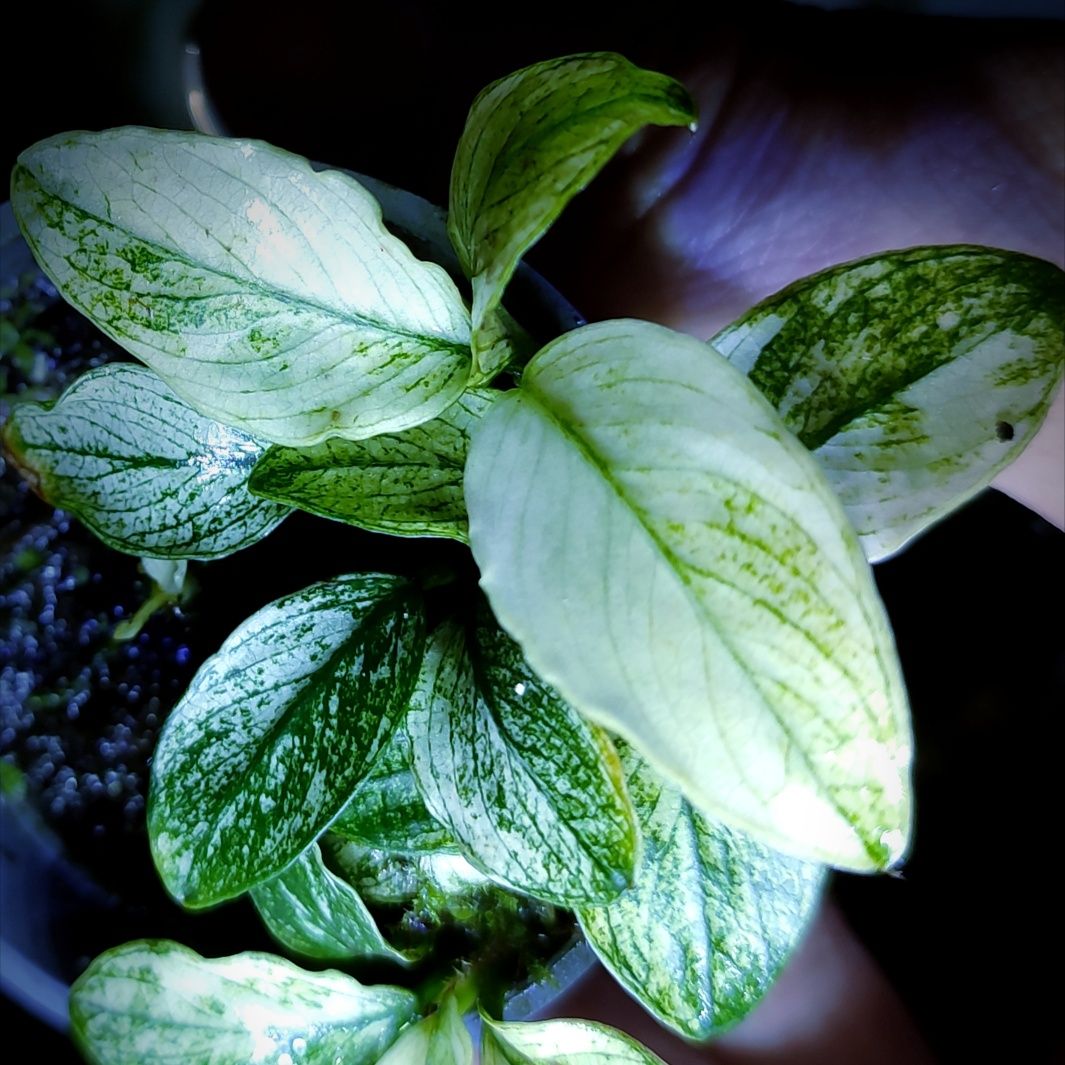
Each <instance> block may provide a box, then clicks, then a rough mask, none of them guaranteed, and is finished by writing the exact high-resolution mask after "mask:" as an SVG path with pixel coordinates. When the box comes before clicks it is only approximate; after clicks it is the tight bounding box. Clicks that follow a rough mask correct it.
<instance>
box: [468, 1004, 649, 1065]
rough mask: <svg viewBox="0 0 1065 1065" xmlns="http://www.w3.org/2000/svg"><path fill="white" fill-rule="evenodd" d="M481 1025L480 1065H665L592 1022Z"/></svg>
mask: <svg viewBox="0 0 1065 1065" xmlns="http://www.w3.org/2000/svg"><path fill="white" fill-rule="evenodd" d="M482 1022H483V1025H484V1028H483V1030H482V1036H481V1065H664V1062H663V1061H662V1059H661V1058H660V1057H659V1056H658V1055H657V1054H652V1053H651V1051H650V1050H648V1049H647V1048H646V1047H645V1046H641V1045H640V1044H639V1043H637V1042H636V1040H635V1039H633V1038H632V1037H631V1036H628V1035H626V1034H625V1033H624V1032H619V1031H618V1030H617V1029H616V1028H610V1027H608V1026H607V1025H605V1024H597V1023H595V1022H594V1021H535V1022H534V1021H517V1022H512V1023H509V1024H508V1023H501V1022H497V1021H491V1020H489V1019H488V1018H487V1017H483V1016H482Z"/></svg>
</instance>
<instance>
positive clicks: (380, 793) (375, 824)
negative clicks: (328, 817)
mask: <svg viewBox="0 0 1065 1065" xmlns="http://www.w3.org/2000/svg"><path fill="white" fill-rule="evenodd" d="M329 831H330V832H332V833H333V834H334V835H337V836H340V837H341V838H342V839H346V840H349V841H351V842H354V843H361V844H363V845H365V846H368V847H375V848H378V849H380V850H384V851H392V852H393V853H396V854H433V853H439V852H441V851H455V850H456V849H457V848H456V844H455V841H454V840H453V839H452V838H451V833H450V832H448V830H447V829H446V828H445V827H444V826H443V825H442V824H441V823H440V822H439V821H437V819H436V818H435V817H433V815H432V814H431V813H429V811H428V810H427V809H426V806H425V800H424V799H422V796H421V792H420V791H418V786H417V784H416V783H415V781H414V774H413V773H412V772H411V768H410V740H409V738H408V736H407V732H406V729H405V728H402V727H400V728H397V729H396V731H395V732H394V733H393V734H392V739H391V740H390V741H389V743H388V746H387V747H386V748H385V749H384V751H382V752H381V754H380V755H379V756H378V757H377V758H375V759H374V764H373V768H372V769H371V770H370V772H369V773H368V774H367V775H366V777H365V778H364V779H363V780H362V782H361V783H360V784H359V786H358V787H357V788H356V789H355V794H354V795H352V797H351V800H350V801H349V802H348V804H347V806H345V807H344V809H343V810H342V811H341V813H340V816H339V817H338V818H337V819H336V820H335V821H334V822H333V823H332V824H331V825H330V826H329Z"/></svg>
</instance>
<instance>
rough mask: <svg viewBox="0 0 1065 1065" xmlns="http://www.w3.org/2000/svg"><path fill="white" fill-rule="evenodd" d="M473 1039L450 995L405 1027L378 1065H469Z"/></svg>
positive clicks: (471, 1056)
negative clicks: (432, 1010) (431, 1011)
mask: <svg viewBox="0 0 1065 1065" xmlns="http://www.w3.org/2000/svg"><path fill="white" fill-rule="evenodd" d="M473 1062H474V1058H473V1040H472V1039H471V1038H470V1032H469V1029H468V1028H467V1027H466V1024H465V1022H464V1021H463V1019H462V1014H461V1013H460V1012H459V1008H458V1003H457V1002H456V1000H455V995H454V994H446V995H445V996H444V998H443V1000H442V1001H441V1003H440V1005H439V1007H438V1008H437V1010H436V1011H435V1012H434V1013H431V1014H429V1016H428V1017H424V1018H422V1020H420V1021H418V1022H417V1024H412V1025H411V1026H410V1027H409V1028H407V1029H405V1030H404V1031H403V1033H402V1034H401V1035H400V1037H399V1039H397V1040H396V1041H395V1043H393V1044H392V1046H391V1047H389V1049H388V1053H387V1054H385V1056H384V1057H383V1058H382V1059H381V1060H380V1061H379V1062H378V1065H473Z"/></svg>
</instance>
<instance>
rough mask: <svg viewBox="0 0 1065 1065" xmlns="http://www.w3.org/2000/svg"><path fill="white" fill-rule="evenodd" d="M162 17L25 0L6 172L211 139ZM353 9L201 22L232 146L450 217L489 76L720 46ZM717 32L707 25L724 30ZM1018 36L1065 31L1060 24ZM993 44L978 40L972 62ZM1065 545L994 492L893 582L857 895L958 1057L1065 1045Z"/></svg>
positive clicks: (793, 43) (12, 40) (15, 27)
mask: <svg viewBox="0 0 1065 1065" xmlns="http://www.w3.org/2000/svg"><path fill="white" fill-rule="evenodd" d="M161 6H162V8H164V9H166V10H165V13H164V14H163V15H160V14H159V12H158V10H155V9H154V8H153V7H152V5H144V4H141V3H137V2H133V0H98V2H96V3H67V4H49V5H44V4H37V5H20V6H19V7H18V8H15V9H12V10H11V11H10V12H9V13H8V14H7V15H6V16H5V22H6V26H5V33H6V38H7V43H6V52H7V54H8V55H9V56H10V55H11V54H12V53H19V54H21V57H22V67H21V73H20V74H19V75H18V76H17V77H11V76H9V79H8V81H9V92H8V97H7V99H8V104H7V107H8V109H9V110H13V111H14V114H13V116H9V117H7V118H5V121H4V123H3V145H4V147H3V158H2V160H0V162H2V165H3V169H4V172H5V173H6V172H7V171H8V170H9V169H10V166H11V165H12V164H13V162H14V159H15V156H16V154H17V152H18V151H19V150H20V149H21V148H22V147H24V146H26V145H28V144H29V143H31V142H32V141H34V140H36V139H38V138H40V137H43V136H46V135H49V134H52V133H55V132H59V131H61V130H64V129H72V128H102V127H106V126H111V125H121V124H126V123H143V124H157V125H178V126H182V125H188V121H187V119H186V118H185V116H184V114H183V111H182V108H181V106H180V104H179V103H178V102H176V100H177V99H178V98H177V97H176V96H175V91H176V89H177V86H178V78H179V75H180V67H179V63H178V61H177V59H174V58H171V59H170V60H164V59H160V58H159V53H158V52H157V51H155V50H154V45H153V42H157V43H158V42H161V41H163V40H164V39H165V38H166V37H167V36H168V35H170V34H172V31H174V30H175V29H177V28H178V27H180V25H181V23H182V21H183V20H184V19H185V18H186V17H187V11H188V10H189V9H191V7H192V6H194V5H191V4H184V3H174V4H168V5H167V4H164V5H161ZM352 6H353V5H350V4H347V3H340V2H338V0H337V2H327V0H302V2H300V3H298V4H291V3H289V4H284V5H281V4H278V5H271V4H262V3H258V4H253V3H246V2H231V3H227V2H224V0H223V2H212V3H210V4H209V5H208V6H207V11H206V14H203V15H201V17H200V19H199V20H198V22H197V24H196V35H197V36H198V38H199V39H200V41H201V46H202V56H203V68H204V74H205V78H206V82H207V87H208V89H209V91H210V93H211V95H212V98H213V99H214V101H215V104H216V107H217V109H218V111H219V113H220V114H221V115H222V117H223V118H224V119H225V121H226V123H227V125H228V127H229V129H230V131H231V132H233V133H236V134H240V135H249V136H256V137H262V138H264V139H267V140H270V141H272V142H274V143H278V144H280V145H282V146H284V147H286V148H289V149H291V150H294V151H297V152H299V153H301V154H305V155H308V156H310V157H311V158H314V159H320V160H328V161H330V162H332V163H335V164H338V165H342V166H347V167H350V168H352V169H355V170H362V171H365V172H368V173H372V174H374V175H375V176H378V177H381V178H384V179H386V180H389V181H392V182H394V183H395V184H398V185H402V186H405V187H408V188H411V189H412V190H413V191H416V192H419V193H421V194H423V195H425V196H427V197H428V198H430V199H432V200H434V201H436V202H445V201H446V190H447V170H448V166H449V162H450V156H451V151H452V149H453V146H454V144H455V142H456V140H457V138H458V135H459V132H460V131H461V127H462V122H463V120H464V117H465V111H466V108H467V106H468V103H469V101H470V100H471V99H472V97H473V95H474V94H475V92H476V91H477V90H478V89H479V88H481V87H482V86H483V85H484V84H485V83H486V82H487V81H489V80H491V79H492V78H494V77H497V76H500V75H502V74H504V73H507V72H509V71H510V70H513V69H516V68H517V67H519V66H521V65H524V64H525V63H528V62H532V61H535V60H538V59H542V58H547V57H549V56H552V55H561V54H565V53H567V52H571V51H580V50H585V49H596V50H602V49H614V50H618V51H621V52H623V53H624V54H626V55H628V56H629V57H630V58H631V59H633V60H634V61H636V62H638V63H641V64H642V65H647V66H650V67H653V68H657V69H662V70H664V71H666V72H667V73H668V72H670V71H671V70H675V69H677V68H678V67H679V66H680V65H682V64H683V61H684V58H685V54H686V52H687V53H690V50H692V49H697V48H698V47H699V46H700V33H701V32H702V31H703V30H704V28H703V27H700V26H699V25H698V24H696V25H694V26H693V25H692V20H691V16H690V15H687V14H686V15H684V16H681V14H680V10H681V9H680V8H679V6H678V5H674V4H672V3H669V2H658V3H655V4H652V5H639V6H637V5H632V7H631V8H629V7H626V6H625V5H620V6H616V7H615V8H614V15H613V18H612V19H611V21H610V23H609V24H604V23H603V22H602V21H601V20H598V19H593V18H592V17H590V16H589V17H587V18H585V17H583V16H582V10H581V7H580V5H579V4H578V5H575V4H572V3H570V4H565V5H563V4H550V3H549V4H546V5H544V4H539V5H537V8H536V18H535V19H532V18H530V19H528V22H527V24H523V25H522V26H521V28H520V31H519V32H513V31H511V30H507V31H504V30H502V29H497V28H495V27H494V25H493V24H492V23H490V22H487V21H484V20H481V19H478V17H477V16H476V14H475V12H474V11H472V10H464V9H459V8H457V7H455V6H452V5H432V4H409V3H401V2H392V3H389V4H387V5H384V7H385V8H386V9H387V10H384V11H378V12H375V13H374V14H372V15H369V16H367V15H366V14H365V13H364V12H362V13H361V16H360V20H359V21H358V22H356V21H355V20H354V19H352V18H351V17H350V10H351V8H352ZM359 6H360V7H361V5H359ZM736 6H737V7H742V8H743V12H744V13H743V14H742V15H738V16H737V18H736V22H737V24H739V25H744V26H746V27H747V28H748V29H749V28H750V27H751V26H753V25H756V26H758V27H760V28H761V29H762V30H763V31H764V35H765V39H766V47H768V48H778V49H780V50H781V52H782V54H783V53H785V52H787V51H789V50H792V49H794V48H796V47H803V48H806V49H808V50H809V52H810V54H812V55H815V56H820V57H821V58H822V59H823V62H824V63H825V64H834V63H835V64H838V63H840V62H843V63H846V62H847V61H848V60H847V58H846V57H842V58H841V56H840V54H839V50H838V49H837V48H836V47H835V43H836V39H837V37H836V35H837V31H838V28H839V25H840V23H839V21H838V20H839V18H840V17H841V16H833V17H832V18H829V17H828V16H824V15H822V14H821V13H818V12H810V11H801V12H799V11H792V10H786V9H783V8H780V7H778V6H777V5H774V4H750V5H736ZM460 10H461V14H459V12H460ZM153 11H154V14H153ZM146 12H147V13H146ZM842 17H843V18H845V19H868V20H867V21H866V22H864V23H863V25H864V26H866V27H867V29H868V33H869V36H870V39H875V40H877V41H878V42H879V44H880V45H884V43H885V41H886V42H887V43H888V45H889V46H890V45H891V44H892V43H894V44H897V46H898V47H899V48H900V49H902V48H904V47H909V48H915V47H916V48H919V47H920V44H919V40H920V38H921V37H922V32H923V31H922V26H923V23H922V21H921V20H913V19H910V18H901V17H899V18H897V17H891V16H881V15H873V16H868V17H867V16H864V15H853V16H842ZM715 19H716V23H715V26H714V27H706V28H705V32H711V31H716V30H717V29H718V28H719V24H720V22H721V16H719V15H717V16H715ZM833 19H834V20H835V21H833ZM678 27H679V28H680V29H678ZM852 27H853V22H852V23H851V24H850V25H849V26H848V33H849V32H850V30H851V29H852ZM1001 32H1002V33H1003V34H1010V33H1017V34H1030V33H1033V32H1035V33H1040V34H1043V35H1044V36H1045V35H1047V34H1053V35H1056V36H1057V37H1058V39H1060V37H1061V27H1060V25H1059V24H1055V23H1048V24H1043V25H1042V26H1039V27H1035V28H1033V27H1032V26H1031V25H1030V24H1019V25H1018V24H1004V25H1003V26H1002V27H1001ZM972 34H973V30H972V28H971V25H970V24H968V23H959V24H958V29H957V34H956V40H957V44H958V47H959V48H965V47H966V41H967V40H968V39H969V38H970V36H971V35H972ZM848 39H852V38H848ZM860 60H861V57H857V58H855V57H851V60H850V61H851V62H854V63H857V62H859V61H860ZM604 181H606V182H609V174H607V175H605V176H604ZM593 209H594V204H591V205H589V204H584V203H582V202H581V201H578V202H577V203H575V204H574V205H573V207H572V208H571V210H570V212H568V213H567V215H564V216H563V220H562V221H561V222H560V223H559V226H558V227H557V229H556V230H555V231H554V232H553V233H552V234H551V235H550V236H549V237H548V238H547V239H546V240H545V242H544V245H543V246H542V247H540V248H538V249H536V250H535V252H534V253H533V254H532V255H531V257H530V258H531V261H532V263H533V265H539V266H540V267H541V269H543V270H544V272H545V273H547V274H548V276H550V277H551V278H552V280H555V281H556V283H557V284H558V285H559V287H560V288H561V289H562V290H563V291H564V292H572V291H578V292H580V291H581V289H582V287H583V288H586V287H587V284H588V281H587V279H586V278H582V277H579V276H573V274H572V267H570V266H569V264H568V257H567V254H566V249H567V247H569V246H570V245H571V243H572V242H573V241H575V240H580V239H585V238H586V237H587V233H588V226H589V225H590V223H589V218H590V215H591V212H592V211H593ZM596 224H597V225H600V226H601V225H603V224H604V223H603V222H602V221H599V222H597V223H596ZM607 224H608V223H607ZM577 302H579V300H577ZM1063 539H1065V538H1063V537H1062V535H1061V534H1060V533H1058V532H1057V531H1056V530H1054V529H1053V528H1052V527H1050V526H1049V525H1047V524H1046V523H1045V522H1043V521H1041V520H1040V519H1039V518H1036V517H1034V516H1032V515H1031V514H1030V513H1028V512H1027V511H1026V510H1024V509H1023V508H1022V507H1020V506H1018V505H1016V504H1014V503H1012V502H1011V501H1009V500H1008V499H1006V498H1005V497H1003V496H1000V495H998V494H997V493H994V492H989V493H987V494H986V495H985V496H983V497H981V498H980V499H979V500H977V501H976V502H975V503H974V504H972V505H970V506H969V507H968V508H966V509H965V510H964V511H962V512H961V513H959V514H958V515H956V516H955V517H953V518H952V519H950V520H949V521H948V522H946V523H944V524H943V525H941V526H939V527H938V528H936V529H934V530H933V531H932V532H931V533H930V534H928V535H927V536H926V537H924V538H923V539H922V540H921V541H920V542H919V543H917V544H916V545H914V546H913V547H911V548H910V549H909V550H908V551H906V552H905V553H904V554H903V555H902V556H901V557H899V558H898V559H895V560H893V561H891V562H888V563H885V564H883V565H881V566H880V567H878V569H877V577H878V580H879V583H880V586H881V591H882V594H883V596H884V599H885V602H886V603H887V606H888V609H889V612H890V613H891V616H892V620H893V624H894V626H895V631H896V635H897V639H898V643H899V649H900V653H901V656H902V661H903V665H904V669H905V672H906V679H907V683H908V685H909V689H910V694H911V700H912V704H913V711H914V724H915V730H916V736H917V752H918V755H917V771H916V782H917V811H918V814H917V833H916V840H915V846H914V850H913V853H912V857H911V858H910V860H909V862H908V863H907V865H906V868H905V870H904V872H903V874H902V876H901V877H899V878H890V877H878V878H869V877H855V876H847V875H838V876H836V877H835V879H834V884H833V892H834V894H835V897H836V898H837V900H838V901H839V902H840V904H841V905H842V908H843V910H844V912H845V913H846V916H847V919H848V920H849V921H850V922H851V924H852V926H853V927H854V929H855V930H856V931H857V932H858V934H859V936H860V937H861V938H862V939H863V941H864V942H865V943H866V944H867V945H868V946H869V948H870V949H871V950H872V952H873V953H874V955H875V956H876V957H877V959H878V960H879V962H880V964H881V965H882V967H883V968H884V970H885V972H886V973H887V974H888V976H889V978H890V980H891V982H892V984H893V985H894V986H895V988H896V989H897V990H898V992H899V994H900V995H901V996H902V998H903V999H904V1001H905V1002H906V1003H907V1005H908V1006H909V1007H910V1009H911V1011H912V1012H913V1014H914V1016H915V1017H916V1019H917V1022H918V1024H919V1026H920V1028H921V1030H922V1032H923V1033H924V1034H925V1036H926V1038H927V1039H928V1040H929V1042H930V1044H931V1045H932V1046H933V1048H934V1049H935V1050H936V1051H937V1053H938V1054H939V1055H940V1056H941V1057H942V1059H943V1060H944V1061H968V1060H972V1059H974V1058H975V1057H976V1056H979V1058H980V1059H981V1060H993V1061H994V1060H1001V1061H1010V1062H1012V1061H1017V1062H1039V1061H1049V1060H1051V1057H1052V1055H1053V1053H1054V1050H1055V1048H1057V1049H1059V1050H1060V1049H1061V1046H1060V1043H1059V1042H1058V1041H1057V1040H1058V1035H1057V1027H1058V1026H1057V1024H1056V1023H1055V1021H1054V1017H1055V1015H1056V1014H1057V1012H1058V1011H1059V1009H1060V1003H1059V992H1060V987H1061V973H1060V969H1059V963H1058V960H1057V959H1058V958H1060V957H1061V951H1062V946H1063V944H1062V932H1061V927H1062V922H1061V918H1060V909H1061V903H1060V898H1061V895H1062V890H1061V882H1060V875H1059V874H1058V872H1057V868H1058V853H1057V842H1058V838H1059V831H1060V830H1059V826H1058V822H1059V819H1060V817H1061V815H1062V813H1063V804H1062V798H1061V795H1062V789H1061V781H1062V770H1061V757H1062V750H1063V746H1062V739H1063V735H1062V728H1061V713H1062V707H1063V706H1065V647H1063V640H1062V623H1061V602H1062V591H1063V588H1065V581H1063V577H1065V553H1063V551H1062V545H1063ZM5 1006H6V1011H7V1012H8V1013H9V1016H8V1021H9V1032H8V1034H9V1037H10V1035H11V1034H14V1035H15V1037H16V1039H18V1036H20V1035H26V1036H27V1038H29V1039H30V1042H29V1043H28V1044H22V1043H21V1042H15V1043H13V1044H11V1045H16V1046H18V1045H31V1046H33V1047H34V1048H35V1049H34V1055H35V1057H39V1059H40V1060H47V1061H52V1062H61V1061H66V1060H71V1061H73V1060H77V1059H76V1058H75V1056H74V1055H73V1054H72V1052H71V1051H70V1050H69V1047H68V1046H67V1044H66V1043H65V1041H64V1040H63V1039H61V1038H60V1037H58V1036H54V1035H53V1034H52V1033H50V1032H47V1031H45V1030H44V1029H42V1028H41V1027H40V1026H38V1025H36V1024H35V1023H34V1022H32V1021H30V1020H28V1019H26V1018H25V1017H24V1016H23V1015H22V1014H21V1011H19V1010H18V1009H17V1008H16V1007H11V1006H8V1005H6V1004H5Z"/></svg>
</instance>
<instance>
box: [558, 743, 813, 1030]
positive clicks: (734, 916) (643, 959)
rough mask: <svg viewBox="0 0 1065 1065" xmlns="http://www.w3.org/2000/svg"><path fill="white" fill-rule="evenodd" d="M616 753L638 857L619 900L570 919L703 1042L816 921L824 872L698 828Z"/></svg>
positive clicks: (660, 787)
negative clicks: (636, 831) (635, 820)
mask: <svg viewBox="0 0 1065 1065" xmlns="http://www.w3.org/2000/svg"><path fill="white" fill-rule="evenodd" d="M619 750H620V754H621V758H622V762H623V764H624V765H625V770H626V777H627V780H628V785H629V794H630V795H631V796H632V802H633V805H634V806H635V808H636V812H637V814H638V816H639V819H640V829H641V833H642V838H643V855H642V858H641V862H640V865H639V867H638V869H637V872H636V880H635V883H634V884H633V886H632V887H631V888H629V890H628V891H625V892H624V893H623V894H622V895H621V896H620V897H619V898H617V899H615V900H614V901H613V902H611V903H608V904H607V905H605V906H598V907H587V908H584V909H581V910H579V911H578V919H579V920H580V924H581V928H582V929H583V930H584V934H585V937H586V938H587V940H588V942H589V943H590V944H591V946H592V948H593V949H594V950H595V952H596V953H597V954H598V955H599V957H600V958H601V959H602V961H603V962H604V963H605V965H606V966H607V968H608V969H609V970H610V971H611V972H612V973H613V974H614V976H615V977H616V978H617V980H618V981H619V983H621V985H622V986H623V987H624V988H625V989H626V990H627V991H628V992H629V993H630V994H631V995H633V996H634V997H635V998H636V999H637V1000H638V1001H639V1002H641V1003H642V1004H643V1005H644V1007H646V1008H647V1009H648V1010H649V1011H650V1012H651V1013H653V1014H654V1015H655V1016H656V1017H657V1018H658V1019H659V1020H660V1021H661V1022H662V1023H663V1024H665V1025H667V1026H668V1027H670V1028H673V1029H674V1030H675V1031H676V1032H678V1033H679V1034H681V1035H683V1036H685V1037H687V1038H689V1039H708V1038H710V1036H712V1035H715V1034H717V1033H719V1032H721V1031H722V1030H724V1029H725V1028H728V1027H730V1026H731V1025H733V1024H735V1023H736V1022H737V1021H740V1020H742V1019H743V1017H744V1016H746V1014H747V1013H748V1012H749V1011H750V1010H751V1009H753V1008H754V1006H756V1005H757V1004H758V1002H759V1001H760V1000H761V998H762V996H763V995H764V994H765V992H766V991H767V990H768V989H769V987H770V985H771V984H772V982H773V980H774V978H775V977H776V975H777V973H778V972H779V970H780V968H781V966H782V965H783V964H784V962H785V961H786V960H787V958H788V956H789V955H790V953H791V951H792V949H793V948H794V947H795V945H796V943H797V942H798V941H799V939H800V937H801V936H802V934H803V933H804V931H805V929H806V925H807V923H808V922H809V920H810V918H811V916H812V914H813V911H814V908H815V906H816V904H817V900H818V898H819V895H820V887H821V883H822V881H823V879H824V870H823V868H822V867H821V866H818V865H812V864H810V863H808V862H802V861H799V860H798V859H796V858H789V857H787V856H786V855H783V854H780V853H779V852H777V851H773V850H770V849H769V848H768V847H764V846H762V844H760V843H756V842H755V841H754V840H753V839H751V838H750V837H749V836H746V835H744V834H743V833H742V832H737V831H735V830H733V829H729V828H726V827H725V826H724V825H721V824H714V823H712V822H709V821H707V820H706V818H704V817H702V816H700V815H699V814H698V813H696V811H695V810H693V809H692V807H691V804H690V803H688V802H686V801H685V799H684V798H683V796H682V795H681V794H680V792H679V791H678V790H677V789H676V788H675V787H673V786H671V785H669V784H666V783H665V782H664V781H663V780H662V779H661V777H659V775H658V774H657V773H655V772H654V770H652V769H651V767H650V766H649V765H648V764H647V763H646V762H644V761H643V760H642V759H641V758H640V757H639V756H638V755H637V754H636V753H635V751H633V750H632V749H631V748H629V747H628V746H627V745H620V746H619Z"/></svg>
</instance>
